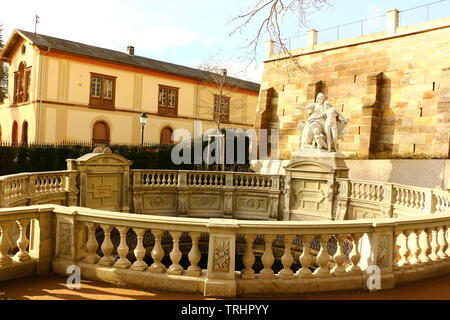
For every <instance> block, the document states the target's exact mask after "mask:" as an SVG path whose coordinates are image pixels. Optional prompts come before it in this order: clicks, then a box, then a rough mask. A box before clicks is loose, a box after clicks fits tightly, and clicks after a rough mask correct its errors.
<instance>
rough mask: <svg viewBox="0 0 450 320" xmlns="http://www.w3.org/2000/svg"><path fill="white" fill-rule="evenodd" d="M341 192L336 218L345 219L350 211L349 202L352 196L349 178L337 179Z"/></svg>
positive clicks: (338, 196)
mask: <svg viewBox="0 0 450 320" xmlns="http://www.w3.org/2000/svg"><path fill="white" fill-rule="evenodd" d="M337 184H338V188H339V193H338V195H337V204H336V209H335V212H336V214H335V216H334V220H338V221H341V220H345V219H346V216H347V213H348V204H349V197H350V188H349V180H340V181H337Z"/></svg>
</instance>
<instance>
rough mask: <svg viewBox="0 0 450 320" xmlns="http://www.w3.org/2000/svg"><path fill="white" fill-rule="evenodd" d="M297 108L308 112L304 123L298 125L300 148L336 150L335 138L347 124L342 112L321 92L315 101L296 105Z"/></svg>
mask: <svg viewBox="0 0 450 320" xmlns="http://www.w3.org/2000/svg"><path fill="white" fill-rule="evenodd" d="M297 109H301V110H307V112H308V120H307V121H306V123H305V124H299V126H298V129H299V130H302V136H301V142H300V149H302V150H305V149H318V150H323V149H325V150H328V152H336V151H337V150H336V146H337V140H338V138H339V135H340V134H342V130H343V128H344V126H345V125H346V124H347V120H346V119H345V117H344V115H343V114H342V112H340V111H339V110H337V109H336V108H335V107H333V105H332V104H331V103H330V102H329V101H326V100H325V95H324V94H323V93H322V92H320V93H319V94H318V95H317V98H316V102H315V103H312V104H310V105H308V106H307V107H301V106H298V107H297ZM325 137H326V139H325ZM324 140H326V142H325V141H324Z"/></svg>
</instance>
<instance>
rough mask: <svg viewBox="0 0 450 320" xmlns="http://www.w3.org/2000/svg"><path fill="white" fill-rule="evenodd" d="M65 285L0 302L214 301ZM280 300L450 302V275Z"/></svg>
mask: <svg viewBox="0 0 450 320" xmlns="http://www.w3.org/2000/svg"><path fill="white" fill-rule="evenodd" d="M65 281H66V278H64V277H60V276H48V277H35V278H27V279H21V280H14V281H8V282H3V283H2V284H1V287H0V300H2V299H14V300H212V299H207V298H205V297H203V296H202V295H188V294H176V293H161V292H148V291H142V290H138V289H133V288H129V287H123V286H115V285H111V284H107V283H103V282H95V281H82V286H81V290H69V289H67V287H66V285H65ZM270 299H272V298H269V300H270ZM279 299H283V300H286V299H289V300H290V299H296V300H297V299H298V300H330V299H344V300H361V299H364V300H380V299H382V300H410V299H411V300H417V299H420V300H422V299H425V300H450V275H446V276H442V277H438V278H433V279H430V280H427V281H421V282H418V283H413V284H408V285H405V286H401V287H399V288H396V289H393V290H388V291H383V292H377V293H368V292H362V293H355V292H352V293H345V294H342V293H341V294H330V295H320V296H317V295H315V296H299V297H288V298H286V297H283V298H279Z"/></svg>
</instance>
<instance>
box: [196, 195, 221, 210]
mask: <svg viewBox="0 0 450 320" xmlns="http://www.w3.org/2000/svg"><path fill="white" fill-rule="evenodd" d="M221 201H222V197H221V196H220V195H214V194H201V195H199V194H191V195H190V197H189V207H190V209H191V210H205V209H207V210H221V207H222V206H221Z"/></svg>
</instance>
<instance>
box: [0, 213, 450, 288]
mask: <svg viewBox="0 0 450 320" xmlns="http://www.w3.org/2000/svg"><path fill="white" fill-rule="evenodd" d="M29 224H31V227H30V232H29V237H28V236H27V233H26V232H25V230H26V228H27V226H28V225H29ZM51 226H53V227H51ZM449 227H450V214H440V215H426V216H422V217H406V218H405V217H404V218H397V219H392V218H389V219H376V220H364V221H335V222H292V221H290V222H275V221H264V222H263V221H240V220H223V219H194V218H180V217H157V216H147V215H130V214H126V213H116V212H108V211H98V210H91V209H86V208H76V207H61V206H32V207H27V208H8V209H0V229H1V230H0V231H1V235H0V280H6V279H13V278H16V277H21V276H25V275H27V276H30V275H34V274H36V273H38V274H39V272H44V271H47V272H48V271H53V272H55V273H57V274H60V275H67V272H68V271H67V270H68V267H70V266H74V265H75V266H77V267H79V268H80V271H81V277H82V278H83V279H92V280H100V281H106V282H110V283H115V284H125V285H132V286H136V287H143V288H146V289H151V290H167V291H178V292H191V293H197V292H200V293H203V294H204V295H205V296H217V297H234V296H256V295H262V296H274V295H283V294H284V295H285V294H303V293H311V292H332V291H341V290H367V289H368V290H379V289H389V288H393V287H394V286H396V285H397V284H401V283H407V282H413V281H417V280H420V279H425V278H429V277H432V276H435V275H440V274H446V273H448V272H450V259H449V256H450V247H449V243H450V231H449ZM13 230H19V232H18V237H17V239H16V240H15V241H11V237H10V236H9V234H10V232H11V231H13ZM53 230H56V232H55V233H54V231H53ZM13 246H14V247H17V249H15V250H14V251H12V248H13ZM239 246H241V247H242V250H241V251H240V252H239V250H238V247H239ZM164 248H166V249H167V248H168V249H170V250H166V251H164ZM276 250H278V251H281V254H276ZM169 251H170V253H169ZM15 252H17V253H15ZM13 253H14V256H12V254H13ZM183 255H186V256H187V258H188V259H187V261H188V262H187V263H184V262H183V263H182V262H181V258H182V256H183ZM258 255H261V262H262V266H256V265H255V261H256V256H258ZM202 258H205V259H206V258H207V261H206V260H205V259H202ZM278 259H279V263H275V261H276V260H278ZM280 263H281V265H282V267H281V268H280V267H276V265H280ZM36 266H39V268H36ZM241 266H242V267H241ZM36 270H38V271H37V272H36ZM72 270H73V269H72ZM374 273H375V274H374Z"/></svg>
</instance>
